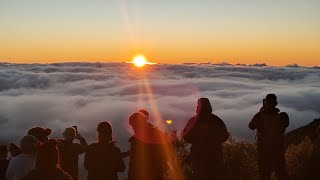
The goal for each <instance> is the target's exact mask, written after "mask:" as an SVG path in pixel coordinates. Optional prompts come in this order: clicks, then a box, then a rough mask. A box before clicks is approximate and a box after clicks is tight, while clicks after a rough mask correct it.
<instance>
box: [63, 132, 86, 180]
mask: <svg viewBox="0 0 320 180" xmlns="http://www.w3.org/2000/svg"><path fill="white" fill-rule="evenodd" d="M63 137H64V139H59V140H58V149H59V153H60V165H61V168H62V169H63V170H64V171H66V172H67V173H68V174H70V176H71V177H72V179H74V180H77V179H78V156H79V155H80V154H82V153H84V152H86V150H87V147H88V144H87V142H86V140H85V139H84V138H83V137H82V136H81V135H80V134H79V133H78V131H77V129H76V126H73V127H68V128H66V130H65V131H64V133H63ZM74 139H77V140H79V141H80V144H79V143H74V142H73V141H74Z"/></svg>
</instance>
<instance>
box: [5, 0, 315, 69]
mask: <svg viewBox="0 0 320 180" xmlns="http://www.w3.org/2000/svg"><path fill="white" fill-rule="evenodd" d="M0 25H1V26H0V61H6V62H24V63H31V62H40V63H46V62H65V61H106V62H110V61H113V62H114V61H129V60H130V59H131V57H132V56H133V55H134V54H136V53H142V54H145V55H146V56H147V57H148V58H149V61H152V62H162V63H181V62H209V61H210V62H222V61H227V62H231V63H246V64H251V63H262V62H265V63H267V64H271V65H285V64H292V63H297V64H300V65H306V66H313V65H320V63H319V62H320V61H319V60H320V33H319V32H320V1H319V0H268V1H265V0H0Z"/></svg>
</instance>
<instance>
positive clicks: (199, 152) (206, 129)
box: [0, 94, 289, 180]
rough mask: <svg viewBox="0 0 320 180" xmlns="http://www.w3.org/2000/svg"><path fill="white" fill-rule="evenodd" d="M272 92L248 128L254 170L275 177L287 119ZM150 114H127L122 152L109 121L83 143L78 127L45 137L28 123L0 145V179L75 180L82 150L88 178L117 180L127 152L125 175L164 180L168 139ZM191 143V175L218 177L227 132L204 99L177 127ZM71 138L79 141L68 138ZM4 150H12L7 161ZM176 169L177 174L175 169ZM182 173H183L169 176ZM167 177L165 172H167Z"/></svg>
mask: <svg viewBox="0 0 320 180" xmlns="http://www.w3.org/2000/svg"><path fill="white" fill-rule="evenodd" d="M276 105H277V97H276V96H275V95H274V94H268V95H267V96H266V98H265V99H264V101H263V106H262V108H261V109H260V111H259V112H258V113H257V114H256V115H255V116H254V118H253V119H252V121H251V122H250V124H249V128H250V129H252V130H257V136H258V139H257V144H258V155H259V159H258V161H259V170H260V177H261V179H270V174H271V173H272V172H273V171H274V172H275V173H276V175H277V176H278V178H280V179H287V175H286V172H285V163H284V148H283V133H284V132H285V128H286V127H287V126H288V124H289V117H288V115H287V114H286V113H280V112H279V109H277V108H276ZM148 120H149V113H148V112H147V111H146V110H139V111H138V112H135V113H133V114H132V115H131V116H130V117H129V121H128V122H129V124H130V125H131V127H132V129H133V132H134V135H133V136H132V137H131V138H130V139H129V143H130V145H131V146H130V150H128V151H126V152H121V151H120V149H119V148H118V147H117V146H116V145H115V140H114V138H113V132H112V125H111V124H110V123H109V122H100V123H99V124H98V126H97V133H98V139H97V142H95V143H92V144H90V145H88V144H87V142H86V140H85V138H84V137H82V136H81V135H80V133H78V130H77V127H76V126H73V127H68V128H66V129H65V131H64V133H63V139H58V140H55V139H49V135H50V134H51V130H50V129H49V128H44V127H34V128H31V129H30V130H29V131H28V132H27V135H25V136H23V137H22V138H21V139H20V144H19V146H17V145H15V144H10V145H9V147H7V146H5V145H1V146H0V180H71V179H73V180H77V179H78V156H79V155H80V154H82V153H85V157H84V167H85V169H86V170H87V171H88V176H87V179H88V180H116V179H118V175H117V173H118V172H123V171H124V170H125V168H126V165H125V163H124V160H123V158H125V157H127V156H129V158H130V161H129V170H128V180H163V179H165V176H167V173H166V172H168V171H169V170H171V171H175V170H178V169H179V168H177V169H175V167H174V165H175V164H174V162H173V159H174V156H175V152H173V151H174V150H173V149H171V148H170V146H171V144H172V140H171V138H170V137H169V136H168V135H167V134H166V133H164V132H162V131H161V130H160V129H158V128H157V127H155V126H153V125H152V124H151V123H150V122H149V121H148ZM182 137H183V139H184V140H185V141H186V142H188V143H190V144H191V145H192V146H191V148H190V155H189V158H188V159H189V161H190V165H191V167H192V176H191V178H192V179H199V180H212V179H223V177H224V174H223V172H224V170H223V155H222V144H223V142H225V141H226V140H227V139H228V137H229V133H228V131H227V128H226V126H225V124H224V122H223V121H222V120H221V119H220V118H219V117H218V116H216V115H214V114H212V107H211V104H210V101H209V100H208V99H207V98H200V99H199V100H198V104H197V109H196V116H194V117H192V118H191V119H190V120H189V121H188V123H187V125H186V127H185V128H184V130H183V132H182ZM74 139H77V140H79V142H80V143H75V142H73V141H74ZM8 151H9V152H10V154H11V158H10V160H8V157H7V156H8ZM175 173H179V172H178V171H177V172H175ZM172 177H176V178H173V179H177V177H179V178H181V177H183V175H182V176H178V175H177V176H172ZM166 178H168V177H166Z"/></svg>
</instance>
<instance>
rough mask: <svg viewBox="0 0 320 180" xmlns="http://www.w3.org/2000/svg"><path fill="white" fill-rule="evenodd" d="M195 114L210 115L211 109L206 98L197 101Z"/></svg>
mask: <svg viewBox="0 0 320 180" xmlns="http://www.w3.org/2000/svg"><path fill="white" fill-rule="evenodd" d="M196 113H197V114H198V115H200V114H211V113H212V107H211V104H210V101H209V99H208V98H200V99H198V104H197V110H196Z"/></svg>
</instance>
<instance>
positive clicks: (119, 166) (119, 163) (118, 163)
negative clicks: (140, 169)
mask: <svg viewBox="0 0 320 180" xmlns="http://www.w3.org/2000/svg"><path fill="white" fill-rule="evenodd" d="M114 155H115V157H114V158H115V162H114V163H115V164H114V167H115V169H114V170H115V171H116V172H123V171H124V170H125V169H126V165H125V164H124V161H123V159H122V155H121V151H120V149H119V148H117V147H116V149H115V154H114Z"/></svg>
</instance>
